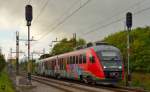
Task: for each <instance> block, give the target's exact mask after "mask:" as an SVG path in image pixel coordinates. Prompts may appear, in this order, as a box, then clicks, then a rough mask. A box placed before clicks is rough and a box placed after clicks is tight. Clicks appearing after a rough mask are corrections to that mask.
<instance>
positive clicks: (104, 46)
mask: <svg viewBox="0 0 150 92" xmlns="http://www.w3.org/2000/svg"><path fill="white" fill-rule="evenodd" d="M90 48H93V49H94V50H95V51H102V50H112V51H118V52H119V51H120V50H119V49H118V48H116V47H115V46H112V45H109V44H99V45H94V46H91V47H90V46H89V47H86V48H83V49H78V50H74V51H71V52H67V53H64V54H60V55H55V56H52V57H48V58H45V59H41V60H40V61H47V60H49V59H53V58H54V59H55V58H57V57H64V56H68V55H71V54H73V55H75V54H82V53H84V52H86V51H87V50H88V49H90Z"/></svg>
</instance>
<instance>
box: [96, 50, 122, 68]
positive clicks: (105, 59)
mask: <svg viewBox="0 0 150 92" xmlns="http://www.w3.org/2000/svg"><path fill="white" fill-rule="evenodd" d="M97 54H98V57H99V58H100V60H101V63H102V65H103V66H104V68H121V66H122V62H121V57H120V53H119V52H116V51H98V52H97Z"/></svg>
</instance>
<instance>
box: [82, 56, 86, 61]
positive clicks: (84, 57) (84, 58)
mask: <svg viewBox="0 0 150 92" xmlns="http://www.w3.org/2000/svg"><path fill="white" fill-rule="evenodd" d="M83 63H86V55H83Z"/></svg>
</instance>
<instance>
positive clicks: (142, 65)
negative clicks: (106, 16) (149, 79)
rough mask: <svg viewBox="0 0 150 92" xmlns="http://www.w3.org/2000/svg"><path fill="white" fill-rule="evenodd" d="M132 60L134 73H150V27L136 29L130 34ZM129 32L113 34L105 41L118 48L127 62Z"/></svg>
mask: <svg viewBox="0 0 150 92" xmlns="http://www.w3.org/2000/svg"><path fill="white" fill-rule="evenodd" d="M130 37H131V40H130V43H131V59H130V61H131V62H130V65H131V66H130V67H131V69H132V71H138V72H150V27H144V28H136V29H133V30H132V31H131V32H130ZM126 39H127V32H126V31H121V32H118V33H115V34H112V35H110V36H108V37H106V38H105V39H104V41H105V42H108V43H110V44H112V45H114V46H116V47H118V48H119V49H120V50H121V52H122V55H123V60H124V61H125V62H127V58H126V57H127V45H126V42H127V40H126Z"/></svg>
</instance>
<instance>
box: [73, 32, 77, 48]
mask: <svg viewBox="0 0 150 92" xmlns="http://www.w3.org/2000/svg"><path fill="white" fill-rule="evenodd" d="M76 39H77V38H76V33H73V40H74V41H73V43H74V46H75V47H76V46H77V42H76Z"/></svg>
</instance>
